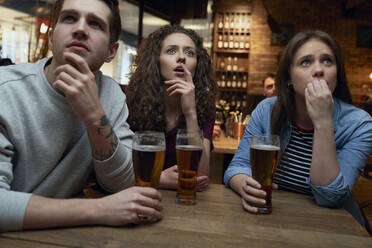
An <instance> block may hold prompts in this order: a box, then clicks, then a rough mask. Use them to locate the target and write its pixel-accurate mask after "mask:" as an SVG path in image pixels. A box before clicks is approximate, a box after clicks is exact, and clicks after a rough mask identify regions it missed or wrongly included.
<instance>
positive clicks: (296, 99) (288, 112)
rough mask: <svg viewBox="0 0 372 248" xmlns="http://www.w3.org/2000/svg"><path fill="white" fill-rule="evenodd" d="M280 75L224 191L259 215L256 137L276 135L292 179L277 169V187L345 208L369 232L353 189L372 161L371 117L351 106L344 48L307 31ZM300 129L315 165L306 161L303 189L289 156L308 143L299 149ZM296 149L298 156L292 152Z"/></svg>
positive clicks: (289, 50) (292, 46)
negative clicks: (297, 134)
mask: <svg viewBox="0 0 372 248" xmlns="http://www.w3.org/2000/svg"><path fill="white" fill-rule="evenodd" d="M276 75H277V76H276V79H275V81H276V87H277V88H278V97H274V98H268V99H265V100H264V101H262V102H261V103H260V104H259V105H258V106H257V108H256V109H255V110H254V111H253V113H252V117H251V119H250V121H249V124H248V126H247V128H246V130H245V134H244V137H243V139H242V140H241V142H240V145H239V148H238V150H237V152H236V153H235V155H234V158H233V160H232V161H231V163H230V165H229V167H228V169H227V170H226V172H225V175H224V182H225V184H226V185H227V186H230V187H231V188H232V189H233V190H234V191H236V192H237V193H239V194H240V195H241V197H242V205H243V208H244V209H245V210H247V211H248V212H251V213H257V208H255V207H253V206H252V205H256V206H257V205H261V204H262V205H263V204H264V203H265V200H264V198H265V194H266V193H265V191H263V190H261V189H260V187H261V186H260V184H259V183H258V182H257V181H255V180H254V179H253V178H252V177H251V175H252V172H251V168H250V152H249V147H250V140H251V136H252V135H253V134H255V133H258V134H264V133H272V134H277V135H280V141H281V152H280V154H281V155H280V160H279V163H278V168H280V171H281V173H283V175H291V176H289V177H288V178H287V179H286V178H285V177H284V179H282V176H283V175H279V173H278V168H277V171H276V172H275V175H274V182H276V184H273V188H274V189H277V188H278V187H279V188H284V189H288V190H293V191H297V192H301V193H305V194H306V193H307V194H312V195H313V196H314V198H315V201H316V203H317V204H319V205H321V206H326V207H345V208H346V209H347V210H348V211H349V212H351V213H352V215H353V216H354V217H355V218H356V219H357V220H358V221H359V222H360V223H361V224H362V225H363V224H364V222H363V219H362V217H361V215H360V212H359V208H358V206H357V204H356V202H355V200H354V199H353V197H352V188H353V186H354V184H355V182H356V180H357V179H358V176H359V175H360V173H361V172H362V170H363V168H364V165H365V163H366V161H367V159H368V157H369V156H370V154H371V149H372V118H371V116H370V115H369V114H368V113H366V112H365V111H363V110H361V109H358V108H356V107H354V106H352V105H350V104H351V96H350V92H349V89H348V86H347V82H346V76H345V67H344V61H343V57H342V53H341V49H340V47H339V45H338V44H337V42H336V41H335V40H334V39H333V38H332V37H331V36H330V35H329V34H327V33H325V32H323V31H304V32H300V33H298V34H297V35H296V36H295V37H293V38H292V39H291V41H289V43H288V45H287V47H286V49H285V50H284V52H283V55H282V57H281V60H280V62H279V66H278V71H277V74H276ZM294 129H296V132H297V131H298V132H303V133H305V135H306V133H307V135H309V133H310V137H311V139H310V152H308V154H307V155H308V156H309V158H310V159H309V161H308V162H307V164H306V162H305V164H306V166H307V167H308V168H307V170H305V171H301V172H300V173H302V174H301V175H302V182H300V183H299V185H300V186H299V187H297V185H296V183H297V182H296V181H295V180H297V177H296V176H297V175H296V170H295V169H293V165H291V163H292V162H291V161H290V159H288V157H290V156H291V155H293V153H296V152H297V148H298V149H301V148H302V146H303V145H304V144H303V143H302V142H304V141H300V142H299V144H297V143H296V142H295V141H294V140H293V139H294V138H293V137H294V133H295V132H294ZM308 137H309V136H308ZM291 139H292V140H291ZM307 141H308V140H307ZM289 144H292V147H293V145H294V147H296V149H295V150H294V151H293V150H291V149H287V148H288V147H289ZM305 153H306V152H305ZM304 156H305V155H304ZM295 160H296V159H295ZM298 160H301V158H299V159H298ZM297 162H298V161H297ZM295 163H296V162H295ZM300 173H299V174H300ZM293 175H294V176H293ZM290 177H293V178H290ZM301 187H302V188H301Z"/></svg>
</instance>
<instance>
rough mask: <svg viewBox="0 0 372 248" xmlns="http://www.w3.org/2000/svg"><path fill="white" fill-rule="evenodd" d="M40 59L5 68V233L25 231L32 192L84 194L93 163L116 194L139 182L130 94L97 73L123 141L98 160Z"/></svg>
mask: <svg viewBox="0 0 372 248" xmlns="http://www.w3.org/2000/svg"><path fill="white" fill-rule="evenodd" d="M47 61H48V59H43V60H40V61H38V62H36V63H28V64H20V65H13V66H6V67H0V231H1V230H3V231H5V230H20V229H22V225H23V218H24V214H25V210H26V206H27V204H28V201H29V199H30V197H31V194H36V195H41V196H45V197H52V198H69V197H72V196H74V195H75V194H77V193H79V192H81V190H82V189H83V188H84V186H85V184H86V182H87V178H88V175H89V173H90V172H91V170H92V166H94V168H95V171H96V177H97V180H98V181H99V182H100V184H101V185H102V186H103V187H104V188H105V189H107V190H108V191H111V192H117V191H120V190H122V189H125V188H127V187H129V186H132V185H134V173H133V168H132V155H131V146H132V135H133V133H132V132H131V131H130V129H129V125H128V124H127V122H126V120H127V117H128V108H127V105H126V103H125V95H124V94H123V93H122V91H121V89H120V87H119V86H118V84H117V83H116V82H115V81H114V80H113V79H111V78H110V77H107V76H104V75H102V73H101V72H100V73H99V74H98V75H97V80H96V81H97V86H98V89H99V98H100V101H101V104H102V106H103V108H104V110H105V113H106V116H107V118H108V119H109V121H110V124H111V125H112V127H113V128H114V131H115V133H116V135H117V137H118V138H119V140H120V142H119V145H118V146H117V148H116V151H115V152H114V154H113V155H112V156H111V157H110V158H108V159H107V160H104V161H97V160H95V159H93V157H92V154H91V148H90V143H89V139H88V135H87V131H86V128H85V126H84V124H83V123H82V122H81V121H80V119H79V118H78V117H77V116H76V115H75V114H74V113H73V111H72V109H71V107H70V105H69V103H68V101H67V100H66V98H65V97H64V96H62V95H60V94H58V93H57V92H56V91H55V90H54V89H53V88H52V87H51V85H50V84H49V83H48V81H47V79H46V77H45V74H44V70H43V69H44V66H45V64H46V63H47Z"/></svg>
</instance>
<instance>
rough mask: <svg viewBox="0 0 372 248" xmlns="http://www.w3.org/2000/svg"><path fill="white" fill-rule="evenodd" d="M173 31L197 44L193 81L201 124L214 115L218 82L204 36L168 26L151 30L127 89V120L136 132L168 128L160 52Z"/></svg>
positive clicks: (137, 58) (139, 53)
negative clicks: (214, 75) (204, 46)
mask: <svg viewBox="0 0 372 248" xmlns="http://www.w3.org/2000/svg"><path fill="white" fill-rule="evenodd" d="M172 33H183V34H186V35H187V36H188V37H190V38H191V40H192V41H193V42H194V43H195V47H196V56H197V64H196V69H195V74H194V77H193V82H194V85H195V104H196V111H197V117H198V124H199V126H200V127H202V126H203V124H204V122H205V120H206V118H207V116H208V115H209V114H211V111H212V109H213V108H212V107H213V104H214V101H215V96H216V89H217V86H216V83H215V81H214V79H213V74H212V66H211V61H210V57H209V55H208V53H207V51H206V50H205V49H204V48H203V40H202V38H201V37H200V36H199V35H198V34H197V33H196V32H195V31H193V30H191V29H185V28H183V27H181V26H173V25H166V26H163V27H161V28H159V29H158V30H156V31H154V32H153V33H151V34H150V35H149V36H148V37H147V38H146V39H145V40H143V41H142V43H141V44H140V46H139V48H138V55H137V56H136V58H135V62H134V67H135V71H134V73H132V75H131V77H130V80H129V86H128V87H127V89H126V90H125V92H126V94H127V104H128V108H129V118H128V122H129V124H130V126H131V129H132V130H134V131H141V130H156V131H164V130H165V126H166V125H165V116H164V115H165V104H164V92H165V87H164V84H163V82H162V76H161V73H160V62H159V58H160V51H161V48H162V43H163V40H164V39H165V38H166V37H167V36H168V35H170V34H172Z"/></svg>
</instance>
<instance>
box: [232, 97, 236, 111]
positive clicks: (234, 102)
mask: <svg viewBox="0 0 372 248" xmlns="http://www.w3.org/2000/svg"><path fill="white" fill-rule="evenodd" d="M235 106H236V99H235V95H234V96H232V97H231V107H232V109H234V108H235Z"/></svg>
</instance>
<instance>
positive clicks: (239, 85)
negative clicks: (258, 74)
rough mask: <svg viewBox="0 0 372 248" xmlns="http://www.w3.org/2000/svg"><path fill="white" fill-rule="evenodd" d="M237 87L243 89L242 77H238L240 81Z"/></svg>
mask: <svg viewBox="0 0 372 248" xmlns="http://www.w3.org/2000/svg"><path fill="white" fill-rule="evenodd" d="M236 87H237V88H241V87H242V80H241V77H240V76H238V81H237V82H236Z"/></svg>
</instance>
